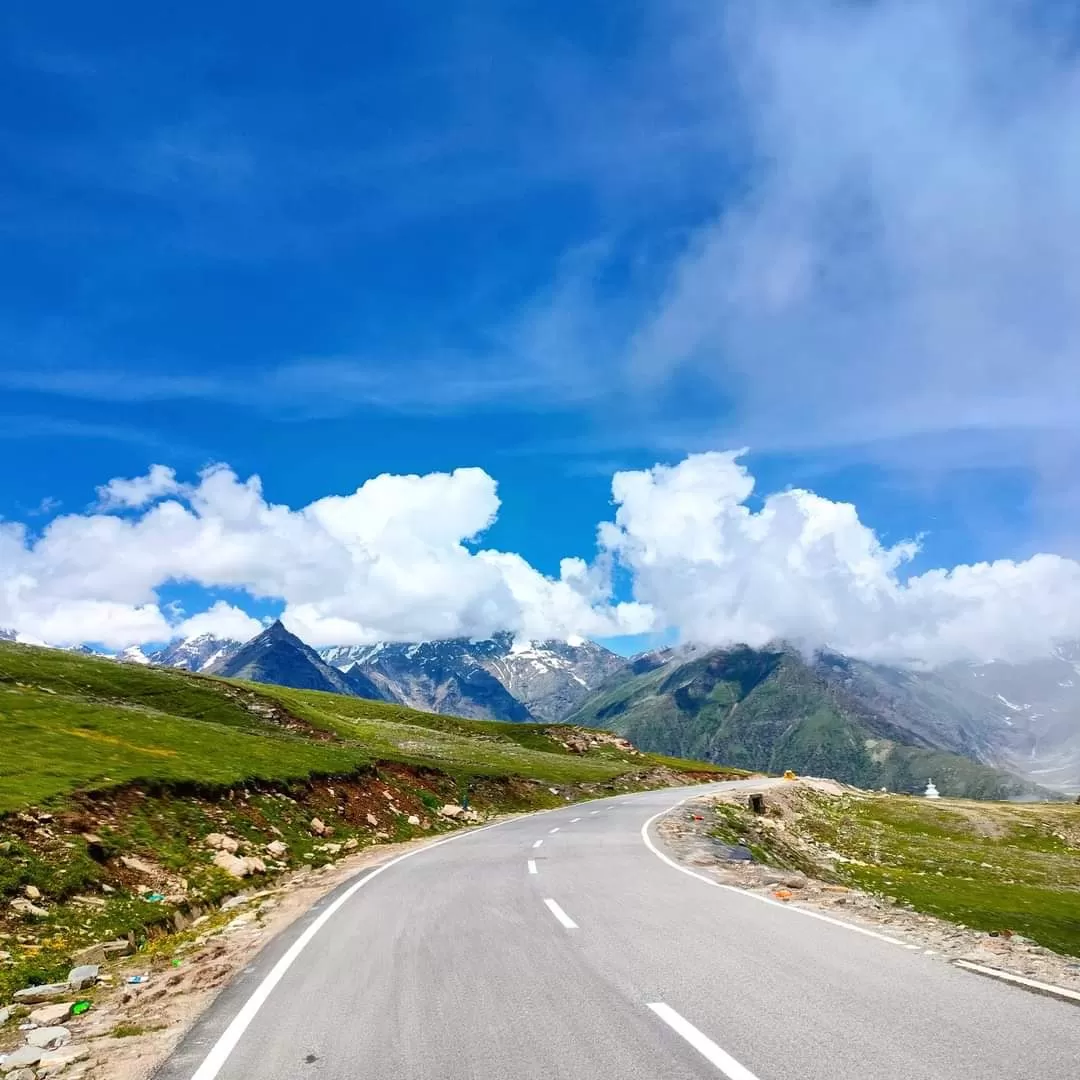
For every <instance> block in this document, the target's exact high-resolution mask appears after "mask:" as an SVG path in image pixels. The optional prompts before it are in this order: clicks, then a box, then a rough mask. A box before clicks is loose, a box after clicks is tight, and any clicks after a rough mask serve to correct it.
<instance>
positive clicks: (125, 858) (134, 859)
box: [120, 855, 158, 875]
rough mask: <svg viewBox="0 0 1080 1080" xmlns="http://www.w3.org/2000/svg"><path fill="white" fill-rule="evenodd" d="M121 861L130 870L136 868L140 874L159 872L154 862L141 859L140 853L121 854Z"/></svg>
mask: <svg viewBox="0 0 1080 1080" xmlns="http://www.w3.org/2000/svg"><path fill="white" fill-rule="evenodd" d="M120 863H121V865H123V866H126V867H127V868H128V869H129V870H135V871H137V872H138V873H140V874H150V875H154V874H157V872H158V868H157V867H156V866H154V865H153V863H148V862H147V861H146V860H145V859H140V858H139V856H138V855H121V856H120Z"/></svg>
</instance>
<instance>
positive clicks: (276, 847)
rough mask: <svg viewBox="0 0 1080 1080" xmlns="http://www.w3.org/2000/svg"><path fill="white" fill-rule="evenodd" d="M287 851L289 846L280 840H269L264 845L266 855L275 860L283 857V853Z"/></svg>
mask: <svg viewBox="0 0 1080 1080" xmlns="http://www.w3.org/2000/svg"><path fill="white" fill-rule="evenodd" d="M288 850H289V845H288V844H286V843H284V842H283V841H281V840H271V841H270V843H269V844H267V845H266V853H267V854H268V855H272V856H273V857H274V858H275V859H281V858H284V857H285V853H286V852H287V851H288Z"/></svg>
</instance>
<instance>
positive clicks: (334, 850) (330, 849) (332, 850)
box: [322, 844, 341, 855]
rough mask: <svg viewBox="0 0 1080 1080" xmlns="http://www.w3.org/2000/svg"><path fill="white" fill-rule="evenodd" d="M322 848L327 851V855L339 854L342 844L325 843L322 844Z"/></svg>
mask: <svg viewBox="0 0 1080 1080" xmlns="http://www.w3.org/2000/svg"><path fill="white" fill-rule="evenodd" d="M322 850H323V851H325V852H326V854H327V855H337V854H339V853H340V852H341V845H340V844H323V845H322Z"/></svg>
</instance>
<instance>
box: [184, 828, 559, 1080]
mask: <svg viewBox="0 0 1080 1080" xmlns="http://www.w3.org/2000/svg"><path fill="white" fill-rule="evenodd" d="M541 812H543V811H541ZM511 820H514V821H516V820H518V819H517V818H513V819H511ZM509 823H510V822H509V821H496V822H495V823H494V824H492V825H482V826H481V827H480V828H478V829H470V830H469V831H468V832H462V833H457V834H456V835H454V836H447V837H445V838H444V839H442V840H435V841H433V842H432V843H430V844H425V845H424V847H421V848H414V849H413V850H412V851H406V852H405V854H404V855H398V856H397V858H394V859H391V860H390V861H389V862H384V863H383V864H382V865H381V866H377V867H375V869H374V870H372V871H371V872H370V873H367V874H365V875H364V876H363V877H362V878H361V879H360V880H359V881H357V882H356V883H355V884H354V885H350V886H349V888H347V889H346V890H345V891H344V892H343V893H342V894H341V895H340V896H339V897H338V898H337V899H336V900H335V901H334V902H333V903H332V904H331V905H330V906H329V907H328V908H327V909H326V910H325V911H324V912H323V913H322V914H321V915H320V916H319V917H318V918H317V919H316V920H315V921H314V922H313V923H312V924H311V925H310V926H309V927H308V928H307V929H306V930H305V931H304V932H303V933H302V934H301V935H300V936H299V937H298V938H297V939H296V940H295V941H294V942H293V943H292V945H291V946H290V947H289V950H288V952H286V953H285V955H284V956H282V958H281V959H280V960H279V961H278V962H277V963H276V964H275V965H274V966H273V967H272V968H271V969H270V972H269V974H268V975H267V976H266V978H265V979H263V981H262V982H261V983H259V985H258V986H257V987H256V988H255V992H254V993H253V994H252V995H251V997H249V998H248V999H247V1001H246V1002H244V1005H243V1007H242V1008H241V1010H240V1011H239V1012H238V1013H237V1014H236V1015H235V1016H234V1017H233V1018H232V1022H231V1023H230V1024H229V1026H228V1027H227V1028H226V1029H225V1030H224V1031H223V1032H222V1033H221V1036H220V1037H219V1038H218V1041H217V1042H216V1043H214V1045H213V1047H212V1048H211V1050H210V1053H209V1054H207V1055H206V1057H205V1058H204V1060H203V1063H202V1064H201V1065H200V1066H199V1067H198V1068H197V1069H196V1070H195V1072H194V1073H192V1075H191V1080H215V1078H216V1077H217V1075H218V1073H219V1072H221V1068H222V1066H223V1065H224V1064H225V1062H226V1061H227V1060H228V1058H229V1055H230V1054H231V1053H232V1052H233V1050H234V1048H235V1047H236V1044H237V1043H238V1042H239V1041H240V1037H241V1036H242V1035H243V1034H244V1032H245V1031H246V1030H247V1028H248V1025H249V1024H250V1023H251V1021H252V1020H254V1019H255V1016H256V1014H257V1013H258V1011H259V1010H260V1009H261V1008H262V1006H263V1003H264V1002H265V1001H266V999H267V998H268V997H269V996H270V993H271V991H272V990H273V989H274V987H275V986H277V984H278V983H279V982H281V980H282V978H283V977H284V975H285V972H287V971H288V970H289V968H290V967H292V965H293V963H294V962H295V961H296V958H297V957H298V956H299V955H300V954H301V953H302V952H303V951H304V949H305V948H306V947H307V945H308V943H309V942H310V941H311V939H312V938H313V937H314V936H315V935H316V934H317V933H318V932H319V931H320V930H321V929H322V928H323V927H324V926H325V925H326V924H327V923H328V922H329V921H330V919H331V918H333V916H334V915H335V913H336V912H337V911H338V909H339V908H340V907H341V906H342V905H343V904H345V903H346V902H347V901H349V900H351V899H352V897H353V896H354V895H355V894H356V893H357V892H359V891H360V890H361V889H362V888H363V887H364V886H365V885H366V884H367V883H368V882H369V881H371V880H372V878H377V877H378V876H379V875H380V874H381V873H382V872H383V871H384V870H389V869H390V867H391V866H397V864H398V863H399V862H404V861H405V860H406V859H411V858H412V857H413V856H414V855H419V854H420V853H421V852H424V851H430V850H431V849H432V848H437V847H442V845H443V844H450V843H453V841H455V840H463V839H465V837H467V836H475V835H476V834H477V833H481V832H487V830H488V829H497V828H499V827H500V826H501V825H508V824H509Z"/></svg>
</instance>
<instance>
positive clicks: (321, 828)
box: [310, 817, 327, 836]
mask: <svg viewBox="0 0 1080 1080" xmlns="http://www.w3.org/2000/svg"><path fill="white" fill-rule="evenodd" d="M310 829H311V831H312V832H313V833H314V834H315V835H316V836H326V829H327V826H326V822H325V821H323V820H322V818H317V817H314V818H312V819H311V825H310Z"/></svg>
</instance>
